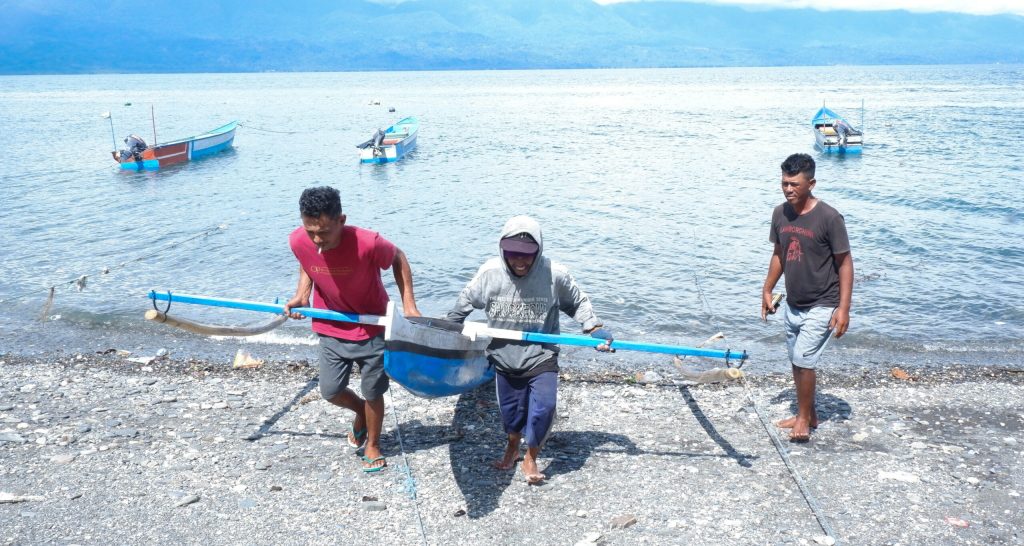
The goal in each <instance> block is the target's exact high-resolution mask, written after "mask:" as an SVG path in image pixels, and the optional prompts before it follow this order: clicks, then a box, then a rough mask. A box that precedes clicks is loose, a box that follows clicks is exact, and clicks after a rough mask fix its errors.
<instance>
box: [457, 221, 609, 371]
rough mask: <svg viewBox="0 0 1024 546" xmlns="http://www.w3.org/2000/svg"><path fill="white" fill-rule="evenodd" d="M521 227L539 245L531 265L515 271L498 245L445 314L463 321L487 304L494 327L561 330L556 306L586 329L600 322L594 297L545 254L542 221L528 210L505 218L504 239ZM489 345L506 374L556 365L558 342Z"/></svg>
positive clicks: (489, 322) (500, 341) (499, 368)
mask: <svg viewBox="0 0 1024 546" xmlns="http://www.w3.org/2000/svg"><path fill="white" fill-rule="evenodd" d="M520 233H528V234H529V235H530V236H531V237H533V239H534V240H535V241H537V244H538V245H539V246H540V249H539V250H538V252H537V258H536V259H535V260H534V262H533V266H532V267H531V268H530V271H529V272H528V273H527V274H526V275H524V276H522V277H517V276H516V275H515V274H514V273H512V271H511V270H510V269H509V267H508V264H507V263H506V262H505V259H504V258H503V257H502V255H501V248H500V247H499V248H498V256H497V257H495V258H491V259H489V260H487V262H485V263H484V265H482V266H481V267H480V270H479V271H477V273H476V276H474V277H473V280H471V281H469V284H467V285H466V287H465V288H463V289H462V292H461V293H459V299H458V301H457V302H456V304H455V307H454V308H453V309H452V310H451V311H449V312H448V314H447V315H446V316H445V318H446V319H448V320H454V321H457V322H463V321H464V320H466V317H467V316H469V314H470V313H472V312H473V310H474V309H483V310H484V312H485V313H487V325H488V326H489V327H491V328H505V329H509V330H524V331H528V332H540V333H545V334H557V333H559V328H558V319H559V316H558V312H559V311H562V312H564V313H565V314H567V315H569V316H571V317H572V318H574V319H575V320H576V321H577V322H579V323H580V324H582V325H583V330H584V331H587V330H590V329H592V328H594V327H596V326H598V325H600V324H601V321H600V320H599V319H598V318H597V315H595V314H594V309H593V307H592V306H591V305H590V298H589V297H588V296H587V295H586V294H585V293H584V292H583V291H582V290H580V288H579V286H577V285H576V280H575V279H573V278H572V275H570V274H569V270H568V269H566V268H565V266H563V265H561V264H557V263H554V262H552V261H551V260H549V259H548V258H546V257H545V256H544V239H543V237H542V236H541V231H540V224H538V223H537V221H536V220H534V219H532V218H530V217H528V216H515V217H513V218H511V219H509V221H508V222H506V223H505V227H504V229H502V230H501V239H504V238H505V237H510V236H512V235H517V234H520ZM499 243H500V239H499ZM487 350H488V355H489V356H490V357H491V361H492V362H493V363H494V365H495V369H496V370H497V371H499V372H501V373H504V374H506V375H516V376H519V375H528V374H529V372H530V371H531V370H533V369H534V368H536V367H538V366H541V365H544V367H545V368H546V367H548V366H551V367H552V368H553V369H557V356H558V346H557V345H554V344H548V343H545V344H537V343H526V342H522V341H510V340H505V339H495V340H493V341H491V344H490V345H489V346H488V348H487Z"/></svg>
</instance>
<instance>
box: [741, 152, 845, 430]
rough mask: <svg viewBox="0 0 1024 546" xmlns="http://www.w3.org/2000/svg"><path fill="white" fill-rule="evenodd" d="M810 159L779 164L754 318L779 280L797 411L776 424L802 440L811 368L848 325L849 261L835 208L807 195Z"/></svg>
mask: <svg viewBox="0 0 1024 546" xmlns="http://www.w3.org/2000/svg"><path fill="white" fill-rule="evenodd" d="M814 169H815V165H814V159H813V158H811V156H809V155H807V154H793V155H791V156H789V157H788V158H786V161H784V162H783V163H782V194H783V195H784V196H785V198H786V202H785V203H783V204H781V205H779V206H777V207H775V211H774V212H773V213H772V226H771V231H770V232H769V236H768V239H769V240H770V241H771V242H772V243H773V244H774V245H775V251H774V252H773V253H772V257H771V260H770V261H769V263H768V276H767V277H766V278H765V281H764V286H763V287H762V289H761V319H762V320H767V317H768V315H769V314H771V313H774V312H775V308H774V306H773V305H772V290H773V289H774V288H775V285H776V283H778V282H779V278H780V277H782V275H783V274H785V275H786V293H787V295H786V305H785V310H784V323H785V331H786V346H787V349H788V353H789V361H790V363H791V367H792V369H793V382H794V384H795V387H796V401H797V413H796V415H795V416H793V417H789V418H788V419H783V420H782V421H779V422H778V423H776V424H777V425H778V426H779V427H781V428H787V429H790V435H789V439H790V440H791V441H794V442H803V441H807V440H809V439H810V434H811V429H814V428H816V427H817V426H818V413H817V410H816V408H815V403H814V398H815V389H816V384H817V375H816V372H815V368H816V367H817V363H818V360H819V358H820V357H821V354H822V352H824V350H825V347H826V346H827V345H828V342H829V339H830V338H831V337H832V336H833V335H835V337H837V338H839V337H842V336H843V334H845V333H846V330H847V328H848V327H849V325H850V301H851V299H852V297H853V256H852V255H851V254H850V241H849V237H848V236H847V234H846V222H845V220H844V219H843V216H842V215H841V214H839V212H838V211H836V209H834V208H832V207H831V206H829V205H828V204H827V203H825V202H824V201H822V200H820V199H818V198H816V197H814V195H812V194H811V190H813V189H814V185H815V183H816V180H815V179H814Z"/></svg>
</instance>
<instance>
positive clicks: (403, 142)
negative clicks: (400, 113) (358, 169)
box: [356, 117, 420, 163]
mask: <svg viewBox="0 0 1024 546" xmlns="http://www.w3.org/2000/svg"><path fill="white" fill-rule="evenodd" d="M419 128H420V123H419V121H417V120H416V118H414V117H408V118H404V119H401V120H399V121H398V122H397V123H395V124H394V125H392V126H391V127H388V128H387V129H386V130H384V131H381V130H380V129H377V131H376V132H375V133H374V134H373V136H372V137H370V139H369V140H367V141H366V142H363V143H362V144H357V145H356V148H359V162H360V163H392V162H395V161H398V160H399V159H402V158H403V157H405V154H407V153H409V152H411V151H412V150H413V149H415V148H416V133H417V132H418V131H419Z"/></svg>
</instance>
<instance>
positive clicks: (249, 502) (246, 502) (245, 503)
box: [238, 498, 256, 508]
mask: <svg viewBox="0 0 1024 546" xmlns="http://www.w3.org/2000/svg"><path fill="white" fill-rule="evenodd" d="M238 507H239V508H256V501H255V500H253V499H248V498H246V499H238Z"/></svg>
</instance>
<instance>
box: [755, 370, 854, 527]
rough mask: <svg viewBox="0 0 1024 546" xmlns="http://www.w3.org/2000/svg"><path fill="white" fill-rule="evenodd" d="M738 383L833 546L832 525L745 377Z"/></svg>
mask: <svg viewBox="0 0 1024 546" xmlns="http://www.w3.org/2000/svg"><path fill="white" fill-rule="evenodd" d="M740 382H742V383H743V390H744V391H746V393H747V400H750V405H751V406H752V407H753V408H754V412H755V413H757V418H758V419H759V420H760V421H761V426H763V427H764V430H765V432H767V433H768V437H769V438H771V439H772V443H773V444H775V450H776V451H778V452H779V457H781V458H782V462H783V463H785V465H786V468H787V469H788V470H789V475H790V476H792V477H793V481H794V482H796V486H797V487H798V488H799V489H800V494H801V495H803V497H804V501H806V502H807V506H809V507H810V509H811V512H812V513H813V514H814V517H815V518H817V520H818V525H819V526H820V527H821V530H822V531H824V532H825V534H826V535H827V536H828V537H829V538H831V539H832V540H834V541H836V542H835V544H838V543H839V539H838V538H837V535H836V532H835V530H834V529H832V525H831V524H829V522H828V519H827V518H826V517H825V515H824V510H822V509H821V506H820V505H819V504H818V501H817V500H815V498H814V495H812V494H811V491H810V490H809V489H807V484H805V483H804V480H803V478H801V477H800V473H799V472H797V471H796V467H795V466H794V465H793V461H792V460H790V458H789V451H788V450H787V449H786V446H784V445H783V444H782V440H780V439H779V435H778V434H776V433H775V430H774V429H773V428H772V426H771V425H770V424H769V423H768V419H767V418H766V417H765V416H764V412H763V411H761V407H760V406H758V405H757V400H755V399H754V393H753V392H752V391H751V390H750V385H749V384H748V383H747V378H746V376H744V377H742V378H740Z"/></svg>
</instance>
